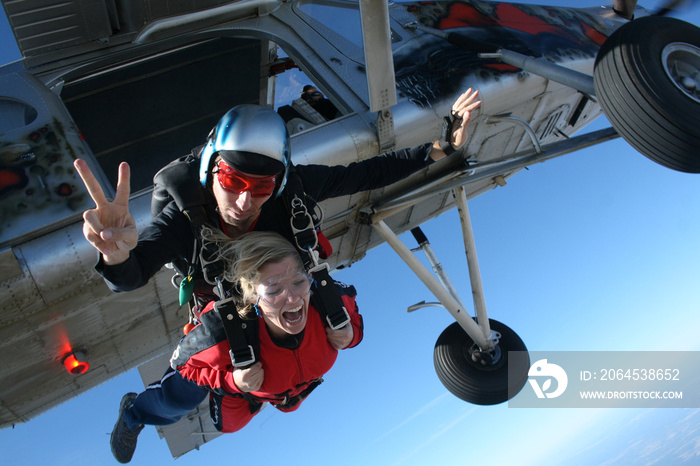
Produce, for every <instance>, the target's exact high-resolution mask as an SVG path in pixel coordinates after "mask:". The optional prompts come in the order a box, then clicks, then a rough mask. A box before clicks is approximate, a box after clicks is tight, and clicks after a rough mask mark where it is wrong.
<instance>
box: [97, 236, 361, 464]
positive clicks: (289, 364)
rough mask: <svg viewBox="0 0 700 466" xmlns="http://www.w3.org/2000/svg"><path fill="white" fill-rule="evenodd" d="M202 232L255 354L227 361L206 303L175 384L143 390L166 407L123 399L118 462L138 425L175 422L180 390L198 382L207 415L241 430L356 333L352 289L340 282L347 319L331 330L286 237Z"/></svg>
mask: <svg viewBox="0 0 700 466" xmlns="http://www.w3.org/2000/svg"><path fill="white" fill-rule="evenodd" d="M208 236H210V237H212V236H213V239H214V240H216V243H215V244H217V245H218V251H219V252H218V254H219V256H220V257H222V258H223V259H224V263H225V267H224V270H225V272H224V274H223V275H224V277H225V279H226V281H227V282H228V283H231V284H233V285H234V286H235V287H236V289H237V290H240V293H237V294H236V297H235V298H234V302H235V310H234V311H232V312H237V313H238V314H239V315H240V318H241V319H242V320H245V321H246V322H248V325H251V324H253V323H257V324H258V325H257V331H256V334H257V338H258V344H259V348H260V350H259V352H258V354H259V357H258V358H256V362H255V363H254V364H252V365H248V366H246V367H237V366H234V365H233V364H232V361H231V356H230V350H231V345H229V341H228V340H227V339H226V337H225V336H224V337H223V338H222V337H221V336H218V337H217V335H221V334H222V332H221V331H222V329H223V324H222V321H221V319H216V318H214V319H210V318H206V317H205V316H206V315H207V314H209V313H210V312H213V310H214V309H215V308H214V304H215V302H214V301H212V302H210V303H209V304H207V306H206V307H205V308H204V310H203V312H202V316H203V318H202V320H201V322H200V323H199V324H198V325H197V326H196V327H195V328H194V329H193V330H192V331H191V332H190V333H188V334H187V335H186V336H185V337H184V338H183V339H182V340H181V342H180V344H179V345H178V348H177V349H176V351H175V352H174V353H173V357H172V359H171V366H172V369H171V371H170V373H171V374H176V373H177V374H179V375H180V377H179V378H178V379H177V380H178V382H177V384H174V385H170V386H169V389H168V390H165V389H163V388H162V387H149V389H148V390H147V391H151V392H158V393H159V395H160V398H159V399H160V400H166V399H170V400H173V401H172V403H171V406H167V405H166V403H160V404H151V405H148V404H147V403H148V401H147V400H152V398H150V399H147V398H144V397H141V396H138V397H137V396H136V394H135V393H127V394H126V395H124V397H123V398H122V402H121V405H120V409H119V418H118V420H117V423H116V425H115V428H114V431H113V432H112V439H111V445H112V453H113V454H114V456H115V458H116V459H117V460H118V461H120V462H121V463H128V462H129V461H130V460H131V458H132V456H133V454H134V451H135V449H136V442H137V437H138V435H139V433H140V432H141V430H142V429H143V427H144V425H147V424H148V425H164V424H170V423H173V422H176V421H177V420H178V419H179V418H180V417H182V416H184V415H186V414H187V413H188V412H189V411H190V407H189V405H188V404H187V403H185V405H184V407H183V409H181V410H180V411H177V410H176V409H173V406H176V405H177V401H178V399H179V397H183V398H185V399H186V398H187V397H188V396H189V393H190V392H191V391H193V390H195V391H196V390H197V389H198V388H199V387H203V388H205V389H206V390H208V391H209V392H210V393H211V397H210V405H211V408H212V409H211V416H212V422H213V423H214V424H215V426H216V428H217V429H218V430H219V431H221V432H235V431H238V430H240V429H242V428H243V427H244V426H245V425H246V424H248V422H249V421H250V420H251V419H252V418H253V417H254V416H255V415H256V414H257V413H258V412H259V410H260V408H261V407H262V405H263V403H266V402H267V403H270V404H271V405H272V406H274V407H275V408H277V409H279V410H280V411H282V412H291V411H295V410H296V409H297V408H299V406H300V405H301V403H302V401H303V400H304V399H305V398H306V397H307V396H308V395H309V394H310V393H311V391H312V390H313V389H315V388H316V387H317V386H318V385H319V384H320V383H321V381H322V380H321V377H322V376H323V375H324V374H325V373H326V372H328V370H330V368H331V367H332V366H333V364H334V363H335V360H336V358H337V355H338V350H341V349H346V348H352V347H354V346H356V345H358V344H359V343H360V341H361V340H362V334H363V324H362V316H361V315H360V314H359V313H358V311H357V306H356V305H355V290H354V288H353V287H352V286H347V285H340V284H339V286H340V287H342V290H343V295H342V299H343V304H344V306H345V307H346V308H347V310H348V312H349V315H350V323H348V324H346V325H345V326H344V327H342V328H339V329H335V330H333V329H331V328H330V327H329V326H328V325H327V324H326V320H325V319H323V318H322V313H320V309H318V308H317V306H318V304H317V302H316V301H312V299H311V292H310V288H311V280H312V279H311V277H309V276H308V275H307V274H306V270H305V269H304V266H303V264H302V262H301V260H300V258H299V254H298V252H297V250H296V248H295V247H294V246H293V245H292V244H291V243H290V242H289V241H287V240H286V239H285V238H283V237H282V236H280V235H278V234H277V233H271V232H252V233H246V234H244V235H242V236H241V237H240V238H238V239H235V240H231V239H230V238H228V237H226V236H225V235H222V234H220V233H219V234H218V235H217V234H216V233H212V234H211V235H208ZM224 302H225V300H222V301H219V305H222V306H223V305H224V304H222V303H224ZM173 369H174V370H176V371H177V372H175V371H174V370H173ZM159 409H160V410H159Z"/></svg>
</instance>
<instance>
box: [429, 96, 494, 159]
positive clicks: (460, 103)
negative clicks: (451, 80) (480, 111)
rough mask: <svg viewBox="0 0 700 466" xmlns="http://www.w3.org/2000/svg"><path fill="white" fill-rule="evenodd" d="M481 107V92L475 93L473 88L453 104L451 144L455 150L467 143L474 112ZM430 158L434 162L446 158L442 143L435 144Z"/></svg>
mask: <svg viewBox="0 0 700 466" xmlns="http://www.w3.org/2000/svg"><path fill="white" fill-rule="evenodd" d="M480 105H481V100H479V91H474V90H472V88H471V87H470V88H469V89H467V91H466V92H465V93H464V94H462V95H460V96H459V97H458V98H457V100H456V101H455V103H453V104H452V110H451V111H450V114H451V115H452V118H453V119H454V121H453V123H452V134H451V135H450V136H449V138H450V140H449V142H450V144H451V145H452V148H453V149H459V148H460V147H462V146H463V145H464V143H465V142H467V139H468V136H467V128H468V127H469V122H470V121H471V119H472V112H473V111H474V110H476V109H477V108H479V106H480ZM430 157H431V158H432V159H433V160H440V159H441V158H443V157H445V152H443V150H442V147H441V141H435V142H433V148H432V150H431V151H430Z"/></svg>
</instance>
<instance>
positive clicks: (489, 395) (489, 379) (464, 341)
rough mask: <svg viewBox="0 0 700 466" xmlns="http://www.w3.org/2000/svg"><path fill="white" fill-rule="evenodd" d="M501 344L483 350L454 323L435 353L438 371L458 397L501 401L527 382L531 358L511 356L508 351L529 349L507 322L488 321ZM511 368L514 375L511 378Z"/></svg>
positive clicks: (478, 401) (489, 402)
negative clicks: (505, 323)
mask: <svg viewBox="0 0 700 466" xmlns="http://www.w3.org/2000/svg"><path fill="white" fill-rule="evenodd" d="M489 322H490V324H491V329H492V330H494V331H495V332H496V333H497V335H498V343H497V344H496V345H495V346H494V347H493V348H491V349H489V350H487V351H483V350H481V348H479V346H478V345H477V344H475V343H474V341H473V340H472V339H471V338H470V337H469V335H467V334H466V333H465V332H464V330H463V329H462V327H460V326H459V324H457V322H455V323H454V324H452V325H450V326H449V327H447V328H446V329H445V330H444V331H443V332H442V334H441V335H440V337H439V338H438V340H437V342H436V343H435V350H434V352H433V363H434V364H435V372H436V373H437V376H438V378H439V379H440V381H441V382H442V384H443V385H444V386H445V388H447V389H448V390H449V391H450V393H452V394H453V395H454V396H456V397H457V398H459V399H461V400H464V401H468V402H469V403H474V404H478V405H493V404H498V403H502V402H504V401H507V400H508V399H510V398H512V397H513V396H514V395H515V394H517V393H518V392H519V391H520V389H521V388H522V387H523V385H525V382H526V381H527V371H528V369H529V358H522V357H516V358H510V357H509V354H508V352H509V351H523V352H525V354H526V352H527V348H526V347H525V343H523V341H522V340H521V339H520V337H519V336H518V335H517V334H516V333H515V332H514V331H513V330H511V329H510V328H508V327H507V326H506V325H504V324H502V323H500V322H498V321H496V320H493V319H491V320H489ZM509 371H510V372H511V375H512V377H509Z"/></svg>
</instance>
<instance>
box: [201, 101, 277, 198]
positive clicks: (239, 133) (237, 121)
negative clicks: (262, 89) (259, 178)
mask: <svg viewBox="0 0 700 466" xmlns="http://www.w3.org/2000/svg"><path fill="white" fill-rule="evenodd" d="M289 147H290V141H289V133H288V132H287V126H286V125H285V123H284V120H282V118H281V117H280V116H279V115H278V114H277V112H275V111H274V110H272V109H270V108H267V107H261V106H259V105H249V104H247V105H238V106H236V107H234V108H232V109H231V110H229V111H228V112H226V114H225V115H224V116H222V117H221V119H220V120H219V122H218V123H217V124H216V127H214V129H212V130H211V133H209V137H208V138H207V144H206V145H205V146H204V149H203V150H202V155H201V162H200V166H199V180H200V182H201V183H202V185H203V186H206V185H207V182H208V177H209V174H210V173H211V169H212V166H213V164H214V160H215V159H216V156H217V155H218V156H221V158H222V159H223V161H224V162H226V163H227V164H228V165H230V166H232V167H234V168H236V169H237V170H240V171H242V172H245V173H249V174H251V175H277V174H282V176H281V177H280V181H279V183H278V187H277V190H276V194H275V195H277V196H279V194H280V193H281V192H282V190H283V189H284V185H285V184H286V182H287V173H288V172H289V163H290V150H289Z"/></svg>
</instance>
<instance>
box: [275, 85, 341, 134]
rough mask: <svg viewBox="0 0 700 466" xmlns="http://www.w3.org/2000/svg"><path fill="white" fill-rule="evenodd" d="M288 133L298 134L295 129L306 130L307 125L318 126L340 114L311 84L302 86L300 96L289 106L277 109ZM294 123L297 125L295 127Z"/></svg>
mask: <svg viewBox="0 0 700 466" xmlns="http://www.w3.org/2000/svg"><path fill="white" fill-rule="evenodd" d="M277 113H279V114H280V116H281V117H282V119H284V122H285V123H287V128H289V130H290V132H292V133H295V132H298V131H296V130H295V129H296V128H297V127H298V128H300V129H304V128H306V127H307V126H308V125H309V123H310V124H312V125H320V124H322V123H325V122H326V121H330V120H333V119H335V118H337V117H339V116H340V112H339V111H338V109H337V108H336V106H335V105H333V102H331V101H330V100H328V99H326V98H325V97H324V96H323V94H322V93H321V91H319V90H318V89H317V88H316V87H314V86H312V85H311V84H307V85H306V86H304V88H303V90H302V92H301V96H300V97H299V98H298V99H295V100H294V101H293V102H292V104H291V105H283V106H281V107H280V108H278V109H277ZM296 123H299V125H297V124H296Z"/></svg>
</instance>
